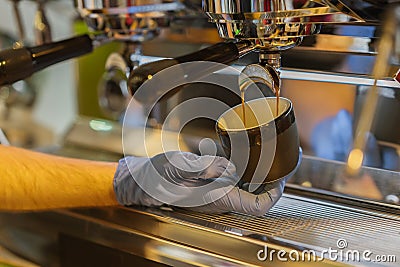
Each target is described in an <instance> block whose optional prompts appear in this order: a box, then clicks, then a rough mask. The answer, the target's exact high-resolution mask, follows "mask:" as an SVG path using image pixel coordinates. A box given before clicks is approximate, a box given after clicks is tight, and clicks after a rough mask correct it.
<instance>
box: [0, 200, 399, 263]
mask: <svg viewBox="0 0 400 267" xmlns="http://www.w3.org/2000/svg"><path fill="white" fill-rule="evenodd" d="M377 207H379V206H375V208H377ZM382 210H383V208H382ZM399 230H400V211H399V210H398V209H396V208H392V209H388V208H386V209H385V211H379V210H376V209H374V208H370V207H357V206H355V205H344V204H338V203H335V202H332V201H329V200H317V199H312V198H309V197H301V196H296V195H295V194H291V193H290V194H288V193H286V194H284V196H283V197H282V199H281V200H280V201H279V202H278V204H277V205H276V206H275V207H274V208H273V209H272V210H271V211H270V213H268V214H267V215H266V216H263V217H252V216H247V215H243V214H237V213H230V214H224V215H215V214H214V215H212V214H201V213H194V212H191V211H186V210H182V209H177V210H174V211H173V210H171V209H169V208H168V209H161V210H160V209H141V208H133V207H105V208H88V209H71V210H56V211H50V212H43V213H41V212H39V213H13V214H10V213H1V214H0V243H1V244H2V245H5V246H7V247H8V248H9V249H11V250H12V251H14V252H17V253H18V252H20V253H24V256H25V257H27V258H29V259H30V260H33V261H35V262H38V263H40V264H41V265H44V266H59V265H61V266H79V265H76V264H77V263H76V262H74V261H72V259H73V258H76V257H77V256H78V255H79V253H84V255H86V257H85V260H89V258H90V256H89V255H90V253H91V252H92V253H93V250H96V249H98V247H101V249H102V251H105V252H103V253H101V254H97V255H98V256H96V257H97V258H98V259H100V258H102V256H104V257H106V255H108V254H109V253H110V251H113V252H114V254H115V253H116V255H118V256H116V258H115V259H114V260H116V262H115V264H114V263H113V264H112V265H107V264H106V261H104V260H102V261H100V262H101V263H102V264H100V265H98V264H96V266H126V263H127V262H129V261H128V260H127V259H128V258H133V259H134V260H133V262H134V263H136V264H137V265H133V266H152V265H153V264H154V265H155V266H158V265H159V264H163V265H168V266H286V265H289V264H293V259H294V262H295V263H296V264H297V265H298V266H344V265H362V266H398V265H396V263H393V262H392V263H388V262H386V263H378V262H372V261H371V262H368V261H366V260H365V259H364V260H363V258H362V255H363V253H364V254H365V253H366V252H368V251H369V252H370V253H369V252H368V253H367V254H368V255H367V256H368V257H369V258H371V259H374V257H376V256H377V255H385V256H386V257H387V258H389V256H390V257H391V258H390V259H389V260H394V258H395V259H397V261H399V260H400V250H399V249H398V248H399V247H400V232H399ZM82 244H83V245H82ZM78 248H79V249H78ZM74 250H77V251H78V252H79V253H78V252H77V251H74ZM280 250H282V251H284V252H280V253H281V254H278V251H280ZM329 250H330V251H333V252H331V255H329V254H328V251H329ZM335 250H336V252H334V251H335ZM311 251H313V252H315V254H313V253H311ZM324 251H325V252H324ZM340 251H342V252H340ZM356 251H357V252H356ZM301 252H303V254H304V255H305V258H304V260H302V258H301V255H302V254H301ZM77 253H78V254H77ZM107 253H108V254H107ZM265 253H267V254H265ZM340 253H341V254H340ZM354 253H355V254H357V253H358V254H357V255H359V256H360V258H361V259H360V261H358V260H357V258H354V257H355V256H352V255H355V254H354ZM114 254H112V253H111V254H110V255H114ZM350 254H351V255H350ZM346 255H347V256H346ZM349 255H350V256H349ZM96 257H94V258H93V259H92V260H96ZM264 257H267V258H266V259H264ZM269 257H273V261H272V262H271V261H270V259H269ZM278 257H281V258H280V259H279V258H278ZM290 257H291V258H290ZM296 257H300V258H298V260H296ZM308 257H311V258H308ZM320 257H321V258H320ZM322 257H323V258H324V259H323V260H322ZM144 259H145V260H146V261H148V262H147V263H146V265H141V264H139V262H140V260H144ZM282 259H287V260H288V261H284V260H282ZM336 259H337V261H334V260H336ZM81 260H83V259H81ZM78 262H79V259H78ZM124 263H125V264H124ZM397 264H398V263H397ZM81 266H85V265H81ZM92 266H93V265H92Z"/></svg>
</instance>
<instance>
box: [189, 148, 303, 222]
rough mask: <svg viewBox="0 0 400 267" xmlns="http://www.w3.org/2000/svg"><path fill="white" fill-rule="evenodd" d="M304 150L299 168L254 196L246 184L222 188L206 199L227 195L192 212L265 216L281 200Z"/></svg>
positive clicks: (269, 184) (260, 188)
mask: <svg viewBox="0 0 400 267" xmlns="http://www.w3.org/2000/svg"><path fill="white" fill-rule="evenodd" d="M301 157H302V150H301V149H300V154H299V160H298V163H297V166H296V167H295V168H294V170H292V171H291V172H290V173H289V174H288V175H286V176H285V177H282V178H280V179H279V180H277V181H275V182H273V183H268V184H266V185H263V186H261V187H259V188H258V189H257V190H256V191H255V192H254V194H253V193H249V192H248V191H246V190H247V188H248V186H249V184H244V186H243V187H242V188H243V189H240V188H239V187H237V186H235V187H233V186H228V187H222V188H220V189H217V190H215V192H209V193H208V194H207V195H206V197H208V198H211V199H212V198H213V195H216V196H218V195H220V194H221V193H220V192H218V191H223V192H224V193H225V194H224V196H223V197H222V198H220V199H218V200H216V201H214V202H211V203H209V204H207V205H204V206H200V207H194V208H191V209H192V210H195V211H199V212H207V213H222V212H229V211H236V212H240V213H245V214H249V215H254V216H263V215H265V214H266V213H267V212H268V211H269V210H270V209H271V208H272V207H273V206H274V205H275V204H276V203H277V202H278V200H279V199H280V197H281V196H282V193H283V189H284V187H285V184H286V182H287V180H289V179H290V178H291V177H292V176H293V175H294V174H295V173H296V171H297V169H298V168H299V166H300V162H301Z"/></svg>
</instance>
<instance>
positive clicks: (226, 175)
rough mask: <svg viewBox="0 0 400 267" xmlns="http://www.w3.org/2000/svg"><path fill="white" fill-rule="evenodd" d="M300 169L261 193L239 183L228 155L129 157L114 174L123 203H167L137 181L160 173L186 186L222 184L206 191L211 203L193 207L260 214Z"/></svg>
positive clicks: (275, 200) (213, 210)
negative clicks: (223, 156)
mask: <svg viewBox="0 0 400 267" xmlns="http://www.w3.org/2000/svg"><path fill="white" fill-rule="evenodd" d="M300 159H301V156H300ZM299 162H300V160H299ZM298 165H299V164H298ZM297 167H298V166H297ZM297 167H296V169H297ZM296 169H295V170H293V171H292V172H291V173H290V174H289V175H287V176H286V177H283V178H282V179H280V180H279V181H278V182H275V183H271V184H267V185H266V186H264V187H262V188H260V189H259V190H258V191H261V192H257V193H258V194H252V193H249V192H247V191H245V190H244V189H240V188H238V187H237V186H235V181H237V180H238V177H237V174H236V169H235V167H234V165H233V164H232V163H230V162H229V161H228V160H227V159H225V158H221V157H213V156H197V155H195V154H192V153H184V152H167V153H166V154H160V155H157V156H155V157H153V158H137V157H126V158H124V159H122V160H120V162H119V165H118V169H117V171H116V174H115V177H114V191H115V193H116V196H117V200H118V202H119V203H120V204H123V205H144V206H149V207H157V206H161V205H163V204H164V203H162V202H161V201H159V200H157V199H155V198H153V197H152V196H150V195H148V194H147V193H146V192H145V191H144V190H143V189H142V187H141V186H139V185H138V183H137V181H140V184H141V185H143V182H145V183H146V182H148V183H151V180H153V182H154V179H155V178H154V177H158V178H156V179H160V178H164V179H167V180H169V181H172V182H174V183H175V184H178V185H181V186H184V187H188V186H202V185H204V184H206V183H209V182H211V181H214V182H217V183H219V185H220V186H219V187H217V189H215V190H212V191H211V192H207V193H206V194H205V195H204V199H205V200H206V201H207V203H209V204H205V205H203V206H198V207H191V208H189V209H191V210H195V211H200V212H208V213H222V212H229V211H237V212H242V213H246V214H251V215H256V216H260V215H264V214H265V213H267V212H268V210H269V209H270V208H272V207H273V205H274V204H275V203H276V202H277V201H278V199H279V198H280V197H281V195H282V192H283V188H284V186H285V183H286V181H287V179H288V178H289V177H291V176H292V175H293V173H294V172H295V171H296ZM187 170H191V171H187ZM159 175H161V176H162V177H160V176H159ZM132 177H135V179H133V178H132ZM145 179H146V180H145ZM145 186H146V185H145ZM156 187H157V185H156ZM159 192H160V194H164V195H165V194H169V193H170V192H168V190H165V189H164V190H163V188H160V191H159ZM221 196H222V197H221ZM182 198H191V195H190V194H188V195H186V196H185V195H184V196H181V199H180V200H182ZM214 199H216V200H215V201H213V200H214ZM172 205H173V204H172Z"/></svg>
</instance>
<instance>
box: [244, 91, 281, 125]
mask: <svg viewBox="0 0 400 267" xmlns="http://www.w3.org/2000/svg"><path fill="white" fill-rule="evenodd" d="M244 92H245V90H241V91H240V98H241V99H242V118H241V119H242V121H243V125H244V127H245V128H247V124H246V101H245V99H244ZM279 92H280V89H279V90H276V91H275V97H276V109H275V116H276V117H278V115H279V95H280V94H279Z"/></svg>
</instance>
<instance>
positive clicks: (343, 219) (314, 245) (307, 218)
mask: <svg viewBox="0 0 400 267" xmlns="http://www.w3.org/2000/svg"><path fill="white" fill-rule="evenodd" d="M175 216H176V217H182V219H185V220H186V221H191V222H196V223H199V224H202V225H205V226H210V227H213V228H217V229H221V230H224V231H226V232H232V233H236V234H238V235H243V236H252V237H256V238H257V237H259V238H261V239H265V240H268V241H270V242H273V243H274V242H275V243H279V244H286V245H289V246H293V247H295V248H299V249H313V250H316V251H323V250H325V249H328V248H332V249H338V246H339V247H340V246H343V245H346V244H347V245H346V248H347V249H351V250H358V251H360V252H362V251H366V250H370V251H372V252H373V254H375V255H378V254H379V255H389V254H390V255H396V256H397V259H399V260H400V251H399V248H400V216H398V215H392V214H387V213H380V212H374V211H367V210H359V209H354V208H351V207H345V206H341V205H336V204H329V203H324V202H319V201H316V200H309V199H306V198H302V197H297V196H296V197H295V196H291V195H285V196H284V197H282V199H281V200H280V201H279V202H278V203H277V205H276V206H275V207H274V208H273V209H272V210H271V211H270V212H269V213H268V214H267V215H266V216H264V217H261V218H260V217H251V216H246V215H242V214H227V215H209V214H200V213H192V212H187V211H179V212H176V214H174V217H175ZM338 242H339V243H341V244H338Z"/></svg>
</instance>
